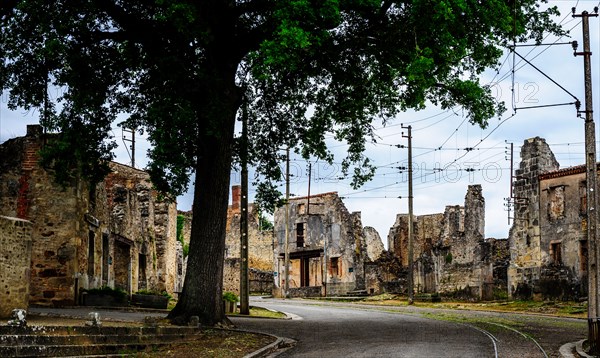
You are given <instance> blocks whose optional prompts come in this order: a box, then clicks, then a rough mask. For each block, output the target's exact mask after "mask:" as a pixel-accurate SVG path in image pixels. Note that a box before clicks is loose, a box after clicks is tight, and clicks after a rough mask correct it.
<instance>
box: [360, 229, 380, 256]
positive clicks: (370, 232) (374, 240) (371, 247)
mask: <svg viewBox="0 0 600 358" xmlns="http://www.w3.org/2000/svg"><path fill="white" fill-rule="evenodd" d="M363 235H364V236H365V242H366V245H367V257H368V259H369V261H371V262H373V261H376V260H377V259H378V258H379V257H381V255H382V254H383V252H384V251H385V247H384V246H383V241H381V236H379V233H378V232H377V230H375V228H373V227H371V226H365V228H364V229H363Z"/></svg>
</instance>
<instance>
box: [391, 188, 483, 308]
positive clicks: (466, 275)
mask: <svg viewBox="0 0 600 358" xmlns="http://www.w3.org/2000/svg"><path fill="white" fill-rule="evenodd" d="M484 226H485V199H484V197H483V194H482V189H481V185H469V187H468V189H467V194H466V195H465V203H464V206H459V205H449V206H446V209H445V211H444V213H443V214H431V215H420V216H415V218H414V232H415V233H414V238H415V239H414V244H413V257H414V290H415V291H416V292H424V293H444V294H453V293H455V292H468V294H469V295H472V296H473V297H471V298H475V299H479V298H486V297H484V296H486V292H488V291H490V290H491V287H492V286H493V266H492V265H493V263H492V260H491V257H490V256H489V248H488V245H489V244H488V243H486V242H485V240H484V237H485V236H484ZM388 242H389V245H390V246H389V247H390V251H392V252H393V254H394V255H395V256H396V257H398V258H399V260H400V262H401V263H402V265H403V266H404V267H408V215H406V214H398V215H397V217H396V222H395V224H394V226H393V227H392V228H391V229H390V233H389V235H388ZM486 286H490V289H489V290H488V289H486Z"/></svg>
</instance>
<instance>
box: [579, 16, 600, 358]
mask: <svg viewBox="0 0 600 358" xmlns="http://www.w3.org/2000/svg"><path fill="white" fill-rule="evenodd" d="M594 12H595V14H589V13H588V12H587V11H583V12H582V13H581V14H580V15H577V14H575V8H573V17H581V20H582V21H581V24H582V27H583V52H577V42H573V50H574V53H573V54H574V55H575V56H583V72H584V80H585V110H584V111H583V112H584V113H585V152H586V155H585V165H586V174H587V177H586V191H587V238H588V240H587V241H588V342H589V344H590V352H589V353H590V354H593V355H596V354H597V353H599V351H600V349H599V348H600V347H598V343H599V338H600V337H599V336H598V323H599V322H598V309H599V307H598V244H597V234H598V233H597V226H598V213H597V203H598V197H597V194H596V190H597V188H598V186H597V180H598V173H597V169H596V129H595V124H594V117H593V105H592V68H591V59H590V58H591V56H592V52H591V51H590V24H589V18H590V17H596V16H598V7H595V8H594ZM578 113H581V112H580V111H579V109H578Z"/></svg>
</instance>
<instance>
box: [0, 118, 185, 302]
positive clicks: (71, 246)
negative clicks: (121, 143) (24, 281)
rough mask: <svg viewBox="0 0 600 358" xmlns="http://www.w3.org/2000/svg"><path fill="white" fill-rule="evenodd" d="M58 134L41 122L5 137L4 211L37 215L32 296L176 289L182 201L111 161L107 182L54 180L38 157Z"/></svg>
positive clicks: (0, 185) (0, 187)
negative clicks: (49, 132) (164, 196)
mask: <svg viewBox="0 0 600 358" xmlns="http://www.w3.org/2000/svg"><path fill="white" fill-rule="evenodd" d="M51 141H52V136H51V135H50V136H47V135H44V134H43V133H42V130H41V127H40V126H37V125H30V126H27V135H26V136H25V137H19V138H14V139H11V140H8V141H6V142H4V143H2V144H0V215H3V216H7V217H15V218H20V219H24V220H28V221H29V222H31V240H32V241H31V265H30V273H29V280H30V302H31V303H34V304H40V305H58V306H60V305H72V304H76V303H77V302H78V300H79V291H80V289H87V288H95V287H100V286H110V287H113V288H121V289H124V290H126V291H127V292H129V293H133V292H136V291H138V290H141V289H148V290H158V291H162V290H166V291H168V292H173V290H174V288H175V286H176V285H177V282H176V280H177V277H176V260H175V241H176V237H175V231H176V204H175V203H167V202H164V201H161V200H159V198H158V195H157V193H156V192H155V191H154V190H153V189H152V184H151V182H150V179H149V176H148V174H147V173H146V172H144V171H141V170H137V169H134V168H130V167H127V166H124V165H121V164H118V163H110V168H111V171H112V172H111V173H110V174H109V175H108V176H107V177H106V178H105V179H104V180H103V181H102V182H100V183H98V184H96V185H91V184H90V183H89V182H87V181H86V180H82V179H74V180H72V181H71V182H70V183H69V184H68V185H66V186H61V185H58V184H56V183H55V181H54V178H53V176H52V173H51V170H50V169H45V168H42V167H41V166H40V165H39V164H38V159H39V156H38V151H39V150H40V148H41V147H42V146H43V145H46V144H45V143H46V142H48V143H51Z"/></svg>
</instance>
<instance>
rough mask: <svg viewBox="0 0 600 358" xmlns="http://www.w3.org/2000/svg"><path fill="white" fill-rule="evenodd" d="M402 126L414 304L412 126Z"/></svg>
mask: <svg viewBox="0 0 600 358" xmlns="http://www.w3.org/2000/svg"><path fill="white" fill-rule="evenodd" d="M402 128H406V129H408V135H406V136H405V135H404V133H402V137H404V138H408V304H409V305H412V304H413V302H414V293H413V287H414V270H413V266H414V265H413V242H414V230H413V183H412V175H413V170H412V133H411V131H412V126H408V127H405V126H402Z"/></svg>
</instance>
